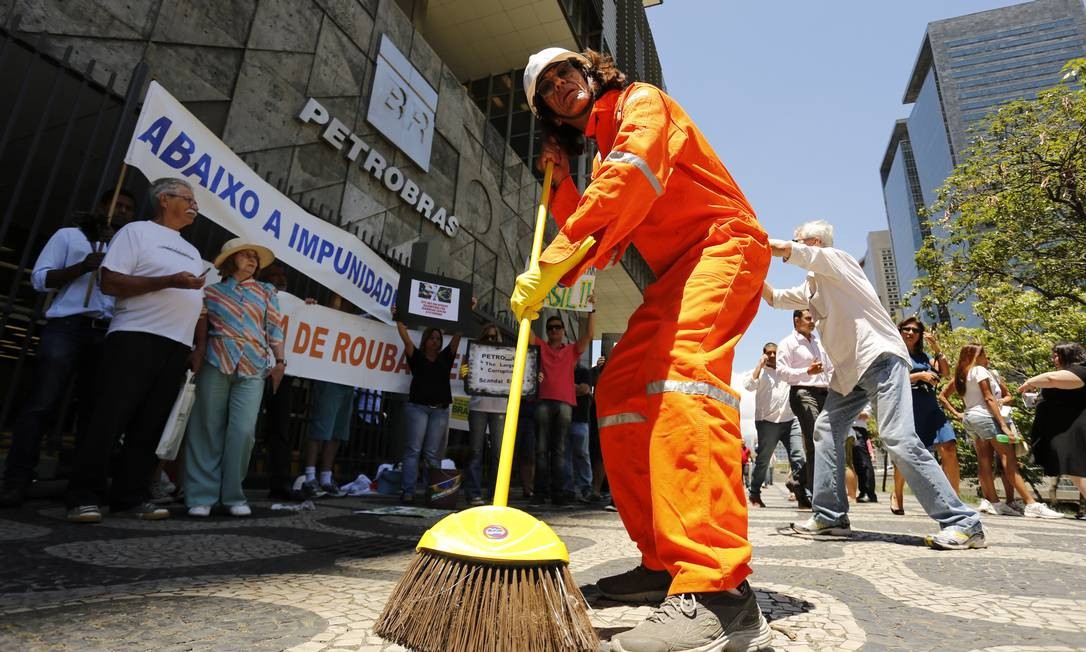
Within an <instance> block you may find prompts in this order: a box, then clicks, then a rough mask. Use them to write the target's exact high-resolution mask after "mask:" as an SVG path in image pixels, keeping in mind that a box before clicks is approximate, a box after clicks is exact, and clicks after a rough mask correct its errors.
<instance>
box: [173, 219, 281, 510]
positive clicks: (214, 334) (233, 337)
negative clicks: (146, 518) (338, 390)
mask: <svg viewBox="0 0 1086 652" xmlns="http://www.w3.org/2000/svg"><path fill="white" fill-rule="evenodd" d="M274 259H275V256H274V255H273V254H272V252H271V251H270V250H268V249H266V248H264V247H261V246H259V245H255V244H252V243H250V242H247V241H245V240H244V239H242V238H234V239H233V240H230V241H228V242H227V243H226V244H224V245H223V248H222V251H221V252H220V253H219V255H218V257H216V258H215V266H216V267H217V268H218V269H219V273H220V274H221V275H222V281H220V282H218V283H216V284H214V285H211V286H209V287H207V288H206V289H205V290H204V312H203V314H202V315H201V317H200V322H199V323H198V324H197V326H196V350H195V351H194V353H193V359H194V362H193V369H194V370H195V371H196V372H197V373H196V402H195V404H194V405H193V410H192V416H191V417H190V419H189V425H188V431H187V432H186V437H185V504H186V505H187V506H188V508H189V516H207V515H208V514H210V513H211V507H212V506H213V505H214V504H215V503H221V504H222V505H223V506H225V507H227V508H228V509H229V511H230V515H231V516H248V515H249V514H251V513H252V512H251V510H250V509H249V505H248V503H247V501H246V498H245V492H244V491H243V490H242V488H241V485H242V482H243V481H244V480H245V474H246V472H247V471H248V469H249V456H250V454H251V453H252V450H253V440H254V437H255V431H256V419H257V415H258V414H259V412H260V401H261V398H262V397H263V393H264V379H265V378H266V377H270V378H271V379H272V382H273V383H276V384H277V383H278V382H279V381H281V380H282V378H283V372H284V371H285V370H286V361H285V360H284V359H283V331H282V328H281V323H282V320H281V316H280V313H279V299H278V297H277V296H276V290H275V287H274V286H272V285H271V284H269V283H261V282H260V281H257V280H255V276H256V274H257V272H258V271H259V270H260V269H261V268H263V267H267V266H268V265H269V264H270V263H271V262H272V261H273V260H274ZM205 363H206V364H205Z"/></svg>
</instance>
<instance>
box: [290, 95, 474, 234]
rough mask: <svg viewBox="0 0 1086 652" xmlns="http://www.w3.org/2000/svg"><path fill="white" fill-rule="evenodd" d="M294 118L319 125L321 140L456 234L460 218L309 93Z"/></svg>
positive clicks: (424, 214)
mask: <svg viewBox="0 0 1086 652" xmlns="http://www.w3.org/2000/svg"><path fill="white" fill-rule="evenodd" d="M298 119H299V120H301V121H302V122H304V123H306V124H315V125H320V126H323V127H324V129H323V130H322V131H321V138H322V139H323V140H324V142H326V143H328V145H330V146H332V147H334V148H336V149H337V150H339V151H341V152H343V155H344V156H345V157H346V158H347V159H348V160H349V161H351V162H352V163H357V164H358V165H359V167H361V168H362V169H363V170H365V171H366V172H369V173H370V174H371V175H373V178H374V179H377V180H378V181H380V182H381V183H382V184H384V186H385V187H386V188H388V189H389V190H391V191H392V192H394V193H396V194H397V195H399V197H400V201H402V202H404V203H405V204H407V205H408V206H411V207H412V208H414V209H415V212H417V213H418V214H419V215H421V216H422V217H425V218H426V219H428V220H430V221H431V222H433V223H434V226H436V227H437V228H438V229H440V230H441V232H442V233H444V234H445V235H447V236H448V237H450V238H451V237H453V236H455V235H456V231H457V229H458V228H460V222H459V220H457V219H456V216H455V215H449V212H448V211H447V210H446V209H445V207H444V206H438V205H436V204H435V203H434V198H433V197H431V196H430V195H428V194H426V193H425V192H424V191H423V190H422V189H421V188H420V187H419V185H418V184H417V183H415V182H414V181H412V180H411V179H409V178H408V177H407V175H406V174H404V172H403V170H401V169H400V168H398V167H396V166H395V165H389V163H388V159H386V158H385V157H384V156H382V155H381V153H380V152H378V151H377V150H376V149H374V148H373V147H371V146H370V144H369V143H367V142H366V141H364V140H362V139H361V138H360V137H359V136H358V135H356V134H354V133H352V132H351V130H350V129H348V128H347V125H345V124H343V122H342V121H341V120H340V119H339V118H337V117H335V116H333V115H332V114H330V113H329V112H328V109H326V108H325V107H324V105H323V104H321V103H320V102H318V101H317V100H316V99H314V98H312V97H311V98H309V100H308V101H307V102H306V103H305V107H303V108H302V110H301V112H300V113H299V114H298Z"/></svg>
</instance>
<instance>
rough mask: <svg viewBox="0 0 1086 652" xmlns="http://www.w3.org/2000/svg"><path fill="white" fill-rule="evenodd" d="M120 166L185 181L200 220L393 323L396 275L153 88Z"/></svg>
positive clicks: (154, 85)
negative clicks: (258, 247) (261, 248)
mask: <svg viewBox="0 0 1086 652" xmlns="http://www.w3.org/2000/svg"><path fill="white" fill-rule="evenodd" d="M124 160H125V163H127V164H129V165H131V166H133V167H136V168H138V169H139V170H140V171H141V172H143V174H144V175H146V176H147V178H148V179H151V180H155V179H159V178H162V177H177V178H181V179H185V180H187V181H188V182H189V183H191V184H192V187H193V194H194V195H195V197H196V200H197V201H198V202H199V203H200V214H201V215H203V216H205V217H207V218H208V219H210V220H211V221H213V222H215V223H216V224H219V225H220V226H222V227H223V228H225V229H226V230H227V231H230V232H231V233H233V234H234V235H237V236H240V237H243V238H245V239H246V240H247V241H249V242H253V243H255V244H260V245H264V246H265V247H267V248H269V249H271V250H272V251H273V252H275V256H276V258H279V259H280V260H282V261H283V262H284V263H286V264H288V265H290V266H291V267H293V268H295V269H297V270H298V271H300V272H302V273H303V274H305V275H306V276H309V277H310V278H312V279H313V280H315V281H317V282H318V283H320V284H321V285H323V286H325V287H327V288H328V289H330V290H332V291H333V292H335V293H336V294H338V295H340V296H341V297H343V298H344V299H347V300H348V301H350V302H351V303H353V304H354V305H356V306H358V307H359V308H362V309H363V310H365V311H366V312H367V313H369V314H371V315H373V316H374V317H376V318H377V319H380V320H381V321H383V322H385V323H386V324H391V323H392V313H391V311H390V308H391V306H392V305H393V303H394V302H395V295H396V288H397V287H398V285H399V275H398V274H397V273H396V270H394V269H393V268H392V266H391V265H389V264H388V263H386V262H385V261H384V260H383V259H382V258H381V257H380V256H379V255H377V253H376V252H374V251H373V250H372V249H370V248H369V247H367V246H366V245H365V244H364V243H363V242H362V241H361V240H359V239H358V238H356V237H355V236H353V235H351V234H349V233H347V232H346V231H344V230H343V229H340V228H338V227H336V226H334V225H332V224H329V223H328V222H325V221H324V220H322V219H320V218H318V217H316V216H315V215H311V214H310V213H307V212H306V211H304V210H302V208H300V207H299V206H298V205H297V204H295V203H294V202H293V201H291V200H290V199H289V198H288V197H286V196H285V195H283V194H282V193H280V192H279V191H278V190H276V189H275V188H274V187H272V186H271V185H270V184H268V183H267V182H265V181H264V180H263V179H262V178H260V175H258V174H257V173H256V172H254V171H253V170H251V169H250V168H249V166H247V165H245V163H244V162H243V161H242V160H241V159H240V158H239V157H238V156H237V154H235V153H234V152H233V151H231V150H230V148H229V147H227V146H226V144H225V143H223V142H222V141H221V140H219V139H218V138H217V137H216V136H215V135H214V134H213V133H211V131H210V130H209V129H208V128H207V127H205V126H204V125H203V124H202V123H201V122H200V121H199V120H197V119H196V117H195V116H193V115H192V114H191V113H189V111H188V110H187V109H186V108H185V107H184V106H182V105H181V103H180V102H178V101H177V100H176V99H174V97H173V96H171V95H170V94H169V93H168V92H166V90H165V89H164V88H162V86H161V85H159V83H158V82H154V81H152V82H151V85H150V87H149V88H148V90H147V97H146V99H145V100H144V104H143V109H142V111H140V117H139V122H138V123H137V124H136V129H135V132H134V133H133V135H132V140H131V142H130V143H129V145H128V152H127V154H125V158H124Z"/></svg>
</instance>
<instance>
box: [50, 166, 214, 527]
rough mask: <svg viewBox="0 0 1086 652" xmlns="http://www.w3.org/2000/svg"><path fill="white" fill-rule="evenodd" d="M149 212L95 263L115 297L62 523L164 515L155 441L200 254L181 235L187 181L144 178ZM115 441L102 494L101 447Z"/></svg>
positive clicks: (196, 287) (189, 206) (182, 346)
mask: <svg viewBox="0 0 1086 652" xmlns="http://www.w3.org/2000/svg"><path fill="white" fill-rule="evenodd" d="M150 196H151V203H152V205H153V206H154V211H155V217H154V219H152V220H149V221H143V222H133V223H131V224H128V225H127V226H125V227H124V228H122V229H121V230H120V231H118V232H117V234H116V235H115V236H114V237H113V240H112V241H111V243H110V249H109V252H108V253H107V254H106V257H105V259H104V260H103V261H102V265H101V284H102V292H103V293H105V294H108V295H112V296H113V297H114V298H115V299H116V308H115V314H114V317H113V321H112V322H111V323H110V327H109V333H108V334H107V335H106V343H105V350H104V352H103V356H102V357H103V362H104V367H103V369H102V374H101V376H100V378H99V386H100V394H99V398H98V406H97V409H96V410H95V413H94V416H93V417H92V419H91V423H90V427H89V429H88V432H87V436H85V437H83V438H82V439H81V440H80V442H79V444H78V446H77V451H76V453H77V455H76V467H75V470H74V472H73V475H72V480H71V482H70V483H69V486H68V496H67V503H68V520H69V521H72V522H75V523H97V522H99V521H101V520H102V512H101V510H100V508H99V506H100V505H101V504H103V501H105V500H108V504H109V506H110V512H111V513H112V514H117V515H127V516H134V517H136V518H142V519H147V520H157V519H163V518H168V517H169V515H170V512H169V511H168V510H166V509H164V508H162V507H158V506H156V505H153V504H151V503H150V502H149V498H150V495H149V493H148V489H147V487H148V478H150V477H151V471H152V470H153V469H154V467H155V463H156V458H155V447H156V446H157V444H158V440H159V437H160V436H161V434H162V429H163V427H164V426H165V425H166V419H167V418H168V417H169V414H170V409H171V408H172V406H173V403H174V400H175V399H176V398H177V393H178V390H180V388H181V383H182V382H183V381H184V378H185V368H186V366H187V365H188V357H189V353H190V352H191V350H192V341H193V332H194V330H195V328H196V322H197V320H198V319H199V317H200V309H201V307H202V306H203V291H202V288H203V285H204V277H203V273H204V270H203V259H202V258H201V257H200V253H199V252H198V251H197V250H196V248H195V247H193V246H192V245H191V244H189V243H188V241H187V240H185V239H184V238H182V237H181V233H180V231H181V229H183V228H185V227H187V226H189V225H190V224H192V222H193V220H195V219H196V215H197V212H198V208H199V207H198V206H197V203H196V198H195V197H194V196H193V192H192V187H191V186H190V185H189V184H188V182H186V181H183V180H181V179H159V180H157V181H155V182H154V183H153V184H151V190H150ZM121 434H124V446H123V447H122V449H121V454H120V455H119V456H118V458H117V462H118V464H117V466H115V467H114V468H113V469H112V471H113V474H112V475H113V483H112V485H111V486H110V487H109V492H108V495H107V493H106V477H107V470H108V467H109V459H110V453H111V452H112V450H113V446H114V444H116V442H117V440H118V438H119V437H120V436H121Z"/></svg>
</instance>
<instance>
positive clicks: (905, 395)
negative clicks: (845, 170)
mask: <svg viewBox="0 0 1086 652" xmlns="http://www.w3.org/2000/svg"><path fill="white" fill-rule="evenodd" d="M795 236H796V239H795V240H793V241H792V242H788V241H784V240H772V239H771V240H770V241H769V246H770V248H771V250H772V252H773V255H774V256H779V257H781V258H783V259H784V261H785V262H789V263H792V264H793V265H796V266H798V267H802V268H803V269H806V270H807V271H808V274H807V278H806V279H805V280H804V282H803V283H801V284H800V285H798V286H796V287H793V288H789V289H787V290H775V289H773V287H772V286H771V285H770V284H769V283H766V284H765V285H764V286H763V288H762V297H763V298H764V299H765V301H766V303H768V304H769V305H771V306H773V307H774V308H791V309H795V310H802V309H809V310H810V311H811V315H812V316H813V317H814V318H815V321H816V323H817V328H818V331H819V333H820V334H821V335H822V344H823V346H824V347H825V350H826V354H827V355H828V356H829V359H830V362H832V363H833V375H832V377H831V378H830V389H829V393H828V395H827V397H826V403H825V406H824V408H823V410H822V412H821V414H819V415H818V419H817V421H816V422H815V434H814V444H815V469H814V496H813V500H812V502H813V509H814V514H813V515H812V516H811V518H809V519H808V520H807V521H806V522H805V523H798V524H797V523H793V524H791V526H790V527H791V530H792V531H793V532H795V533H797V534H801V535H805V536H810V537H814V538H819V537H821V538H825V537H826V536H849V535H851V534H852V529H851V526H850V524H849V519H848V496H847V495H846V493H845V467H844V464H843V463H844V459H845V440H846V438H847V437H848V435H849V434H850V432H851V427H852V424H853V422H854V421H855V419H856V417H857V416H858V415H859V414H860V411H861V410H863V408H864V406H865V405H866V404H867V403H868V402H869V401H870V402H871V403H872V405H874V406H875V410H876V412H877V414H878V422H879V434H880V435H881V437H882V441H883V443H884V444H885V445H886V450H887V451H888V452H889V454H890V457H891V458H892V459H893V461H894V466H895V467H897V468H900V469H901V472H902V473H903V474H904V475H905V479H906V480H907V481H908V483H909V486H910V487H912V488H913V490H914V492H915V493H916V498H917V500H919V501H920V505H921V506H922V507H923V508H924V511H926V512H927V513H928V515H929V516H931V517H932V518H933V519H935V520H936V521H938V522H939V525H940V526H941V527H942V530H941V531H940V532H939V533H938V534H935V535H933V536H929V537H927V539H926V541H927V543H928V545H929V546H931V547H932V548H936V549H939V550H962V549H967V548H984V547H986V543H985V541H984V530H983V528H982V527H981V522H980V515H979V514H977V512H976V511H975V510H973V509H971V508H970V507H967V506H966V505H965V504H963V503H962V501H961V499H960V498H958V495H957V494H956V493H954V490H953V489H952V488H951V487H950V483H949V482H947V479H946V476H945V475H943V472H942V469H940V468H939V465H938V463H936V461H935V458H934V457H932V455H931V453H929V452H928V450H927V448H925V447H924V444H923V443H922V442H921V441H920V437H918V436H917V434H916V428H915V426H914V424H913V410H912V393H911V389H910V386H909V368H910V360H909V352H908V351H907V350H906V349H905V344H904V343H903V342H902V341H901V337H900V336H899V335H898V332H897V328H896V327H895V326H894V323H893V322H892V321H890V315H888V314H887V313H886V309H885V308H883V307H882V304H881V303H880V302H879V299H878V296H877V295H876V294H875V289H874V288H873V287H872V286H871V283H870V281H868V280H867V277H866V276H865V275H864V272H863V270H862V269H861V268H860V265H859V263H857V262H856V259H855V258H853V257H852V256H850V255H849V254H847V253H845V252H844V251H841V250H840V249H835V248H834V247H833V226H831V225H830V224H829V223H827V222H825V221H823V220H816V221H813V222H807V223H805V224H802V225H800V226H799V227H798V228H797V229H796V232H795Z"/></svg>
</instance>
